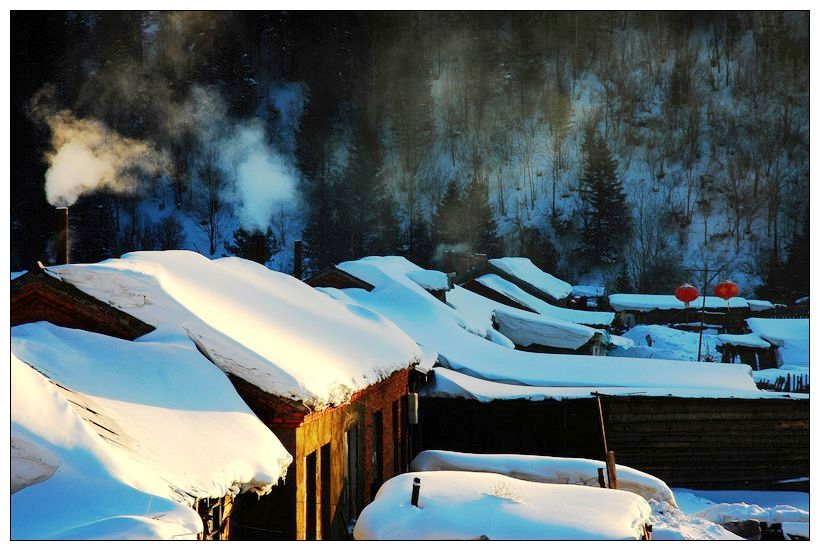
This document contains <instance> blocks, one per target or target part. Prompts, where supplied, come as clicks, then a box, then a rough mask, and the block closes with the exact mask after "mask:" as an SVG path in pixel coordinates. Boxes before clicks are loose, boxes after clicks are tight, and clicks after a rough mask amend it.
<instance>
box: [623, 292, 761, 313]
mask: <svg viewBox="0 0 820 551" xmlns="http://www.w3.org/2000/svg"><path fill="white" fill-rule="evenodd" d="M702 303H703V297H698V298H697V299H696V300H695V301H694V302H690V303H689V308H692V309H697V308H700V307H701V304H702ZM609 305H610V306H611V307H612V309H613V310H615V311H616V312H620V311H622V310H636V311H638V312H649V311H651V310H683V309H685V308H686V305H685V304H684V303H683V302H681V301H679V300H678V299H677V297H676V296H675V295H629V294H615V295H609ZM727 306H728V307H729V308H748V307H749V303H748V302H746V299H745V298H741V297H733V298H731V299H729V301H728V304H727V302H726V301H725V300H723V299H722V298H720V297H706V308H709V309H720V308H722V309H726V307H727Z"/></svg>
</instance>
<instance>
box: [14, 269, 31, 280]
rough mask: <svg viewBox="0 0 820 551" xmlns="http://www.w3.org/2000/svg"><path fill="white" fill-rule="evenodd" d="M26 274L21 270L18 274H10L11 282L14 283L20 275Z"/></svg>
mask: <svg viewBox="0 0 820 551" xmlns="http://www.w3.org/2000/svg"><path fill="white" fill-rule="evenodd" d="M26 272H27V270H22V271H20V272H11V280H12V281H14V280H15V279H17V278H18V277H20V276H21V275H24V274H25V273H26Z"/></svg>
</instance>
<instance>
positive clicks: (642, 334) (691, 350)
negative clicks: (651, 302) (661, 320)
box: [612, 325, 721, 361]
mask: <svg viewBox="0 0 820 551" xmlns="http://www.w3.org/2000/svg"><path fill="white" fill-rule="evenodd" d="M623 336H624V337H626V338H628V339H630V340H632V341H633V342H634V343H635V345H636V346H635V347H633V348H629V349H623V350H617V351H613V352H612V355H613V356H621V357H631V358H651V357H655V358H664V359H670V360H684V361H691V360H697V358H698V339H699V338H700V335H699V333H693V332H691V331H681V330H679V329H672V328H671V327H666V326H664V325H636V326H635V327H633V328H632V329H630V330H629V331H627V332H626V333H624V334H623ZM647 337H649V338H651V341H652V344H651V346H650V345H649V341H648V340H647ZM720 344H721V341H720V340H719V338H718V337H717V336H716V335H709V334H704V335H703V345H702V355H701V357H702V358H708V359H710V360H712V361H717V360H720V357H721V355H720V353H719V352H718V350H717V347H718V346H719V345H720ZM644 348H648V349H649V350H643V349H644ZM661 350H662V351H663V352H657V351H661ZM655 352H657V353H655Z"/></svg>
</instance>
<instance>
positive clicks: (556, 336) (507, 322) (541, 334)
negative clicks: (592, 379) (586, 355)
mask: <svg viewBox="0 0 820 551" xmlns="http://www.w3.org/2000/svg"><path fill="white" fill-rule="evenodd" d="M493 319H494V320H495V323H496V324H497V325H498V330H499V331H501V333H502V334H504V335H506V336H507V337H508V338H509V339H510V340H512V341H513V342H514V343H515V344H517V345H519V346H530V345H533V344H536V345H541V346H548V347H558V348H564V349H571V350H577V349H578V348H580V347H582V346H583V345H585V344H586V343H588V342H589V340H590V339H591V338H592V337H594V336H595V331H594V330H593V329H590V328H589V327H586V326H584V325H578V324H577V323H569V322H566V321H561V320H555V319H549V318H545V317H544V316H542V315H540V314H533V313H532V312H527V311H525V310H516V309H514V308H506V309H501V308H499V309H498V310H496V311H495V314H494V315H493Z"/></svg>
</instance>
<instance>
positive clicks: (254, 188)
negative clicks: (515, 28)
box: [32, 86, 301, 230]
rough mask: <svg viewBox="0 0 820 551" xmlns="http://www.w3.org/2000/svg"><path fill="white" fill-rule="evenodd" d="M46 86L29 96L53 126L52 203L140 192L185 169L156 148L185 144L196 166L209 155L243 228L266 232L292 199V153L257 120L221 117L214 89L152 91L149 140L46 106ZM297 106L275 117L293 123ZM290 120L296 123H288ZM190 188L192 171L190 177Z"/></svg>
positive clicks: (295, 177)
mask: <svg viewBox="0 0 820 551" xmlns="http://www.w3.org/2000/svg"><path fill="white" fill-rule="evenodd" d="M49 97H50V94H49V90H47V89H45V90H44V91H43V92H42V93H41V94H38V96H36V97H35V98H34V100H33V101H32V115H33V116H34V117H35V118H37V119H39V120H42V121H44V122H46V123H47V124H48V126H49V128H50V129H51V134H52V147H53V151H52V152H50V153H49V154H48V155H47V161H48V163H49V168H48V170H47V172H46V186H45V187H46V198H47V200H48V202H49V203H51V204H52V205H60V206H70V205H72V204H74V203H75V202H76V201H77V199H78V198H79V197H80V196H81V195H83V194H86V193H90V192H94V191H98V190H101V189H107V190H109V191H112V192H114V193H120V194H135V195H140V194H143V193H144V191H145V190H146V189H147V187H148V184H149V183H150V182H152V181H154V180H155V179H156V178H157V177H158V176H160V175H168V174H171V173H174V172H176V173H181V172H183V169H182V167H176V168H175V167H173V166H172V163H171V161H170V156H169V155H167V154H166V153H165V151H164V150H163V149H162V148H160V147H159V146H158V145H157V144H162V145H163V147H168V146H169V145H171V144H177V146H179V147H182V148H185V149H186V151H188V152H189V155H190V158H191V159H193V160H194V164H196V161H197V159H198V158H204V156H206V155H207V156H209V157H210V158H214V159H215V160H216V163H217V165H218V168H219V170H220V173H221V176H222V179H223V180H224V186H223V188H222V191H221V195H222V198H223V200H224V201H226V202H227V203H228V204H230V205H231V206H232V207H233V208H232V210H233V213H234V215H236V216H237V217H238V218H239V222H240V224H241V225H242V226H244V227H246V228H248V229H259V230H264V229H265V228H266V227H267V226H268V224H269V223H270V218H271V214H272V213H273V212H274V210H275V209H276V206H277V204H278V203H280V202H288V201H292V200H293V198H294V196H295V190H296V182H297V181H298V174H297V172H296V170H295V169H294V168H293V165H294V163H293V160H292V152H285V153H284V154H282V153H279V152H278V151H276V149H275V148H274V147H273V145H272V144H271V143H270V140H269V139H268V136H267V135H266V130H265V127H264V126H263V124H262V122H261V121H260V120H259V119H255V118H253V119H248V120H237V119H233V118H231V117H230V116H229V115H228V114H227V107H226V105H225V102H224V100H223V98H222V96H221V95H220V94H219V93H218V92H217V91H216V90H215V89H213V88H206V87H201V86H194V87H192V88H191V90H190V93H189V95H188V97H187V98H186V99H185V100H184V101H182V102H172V101H170V100H167V99H159V98H167V97H168V96H167V95H166V94H161V93H156V94H155V95H154V98H155V103H154V106H153V109H154V110H155V113H156V115H157V117H158V118H159V120H163V121H165V122H164V125H163V128H162V129H161V130H159V131H158V132H157V133H156V134H155V135H154V136H152V140H150V141H148V140H146V141H140V140H136V139H132V138H127V137H124V136H121V135H120V134H118V133H117V132H115V131H113V130H112V129H110V128H108V127H106V126H105V125H104V124H102V123H101V122H99V121H97V120H94V119H79V118H77V117H75V116H74V115H73V114H72V113H71V112H70V111H67V110H61V111H57V110H56V109H54V108H53V107H52V106H51V101H50V99H49ZM297 106H298V107H299V108H298V109H295V112H294V110H291V112H288V113H283V115H284V116H283V117H282V119H281V122H282V123H283V126H285V127H286V128H283V129H279V130H280V131H281V130H285V131H286V132H288V133H290V131H291V129H290V128H289V126H293V125H298V119H299V117H301V102H297ZM293 119H295V121H294V120H293ZM191 177H192V180H193V181H192V185H194V186H195V188H196V186H197V176H196V174H195V173H194V174H192V175H191Z"/></svg>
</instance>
